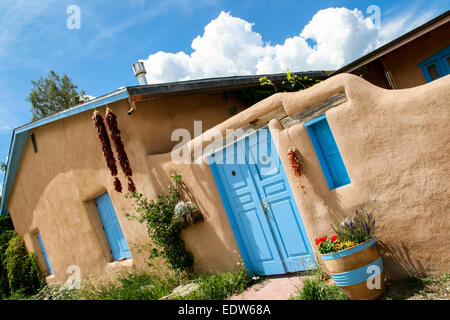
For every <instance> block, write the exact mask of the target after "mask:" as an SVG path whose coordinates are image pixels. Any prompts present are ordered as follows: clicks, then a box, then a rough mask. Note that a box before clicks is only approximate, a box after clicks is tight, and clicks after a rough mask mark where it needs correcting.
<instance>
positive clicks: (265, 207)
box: [261, 198, 269, 215]
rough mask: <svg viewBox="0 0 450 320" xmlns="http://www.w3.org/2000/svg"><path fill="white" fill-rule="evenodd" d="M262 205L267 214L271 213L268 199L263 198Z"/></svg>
mask: <svg viewBox="0 0 450 320" xmlns="http://www.w3.org/2000/svg"><path fill="white" fill-rule="evenodd" d="M261 207H262V209H263V211H264V213H265V214H266V215H269V206H268V205H267V202H266V199H264V198H263V199H261Z"/></svg>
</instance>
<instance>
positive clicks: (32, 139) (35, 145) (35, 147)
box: [31, 133, 38, 153]
mask: <svg viewBox="0 0 450 320" xmlns="http://www.w3.org/2000/svg"><path fill="white" fill-rule="evenodd" d="M31 143H32V144H33V150H34V153H36V152H37V151H38V147H37V143H36V137H35V136H34V133H32V134H31Z"/></svg>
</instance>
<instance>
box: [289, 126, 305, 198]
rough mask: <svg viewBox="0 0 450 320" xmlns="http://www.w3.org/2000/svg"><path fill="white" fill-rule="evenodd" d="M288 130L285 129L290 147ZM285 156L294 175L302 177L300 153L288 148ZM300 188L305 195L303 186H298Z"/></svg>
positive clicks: (293, 148)
mask: <svg viewBox="0 0 450 320" xmlns="http://www.w3.org/2000/svg"><path fill="white" fill-rule="evenodd" d="M289 128H290V127H289ZM289 128H288V129H287V131H286V132H287V136H288V140H289V145H292V141H291V137H290V136H289ZM287 155H288V159H289V165H290V166H291V168H292V170H293V172H294V175H295V176H296V177H297V178H299V179H300V178H301V177H302V176H303V167H302V161H301V156H300V152H299V151H298V149H297V148H295V147H289V149H288V154H287ZM300 188H301V189H302V191H303V193H304V194H306V191H305V186H303V185H302V184H300Z"/></svg>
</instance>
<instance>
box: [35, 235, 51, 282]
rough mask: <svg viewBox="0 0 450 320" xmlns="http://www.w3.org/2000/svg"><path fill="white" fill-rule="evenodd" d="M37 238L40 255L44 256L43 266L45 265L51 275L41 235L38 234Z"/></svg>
mask: <svg viewBox="0 0 450 320" xmlns="http://www.w3.org/2000/svg"><path fill="white" fill-rule="evenodd" d="M37 238H38V240H39V245H40V246H41V251H42V254H43V255H44V260H45V264H46V265H47V269H48V272H49V273H50V274H51V275H52V274H53V270H52V267H51V265H50V260H49V259H48V255H47V251H45V247H44V242H42V238H41V234H40V233H39V232H38V233H37Z"/></svg>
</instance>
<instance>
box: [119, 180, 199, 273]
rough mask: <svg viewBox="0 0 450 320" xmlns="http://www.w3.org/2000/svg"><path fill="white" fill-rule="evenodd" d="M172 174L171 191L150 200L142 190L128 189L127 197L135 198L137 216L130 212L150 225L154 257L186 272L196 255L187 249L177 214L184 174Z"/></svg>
mask: <svg viewBox="0 0 450 320" xmlns="http://www.w3.org/2000/svg"><path fill="white" fill-rule="evenodd" d="M171 178H172V179H173V181H174V182H175V184H174V185H172V184H171V185H169V187H168V190H167V193H164V194H160V195H158V197H157V199H156V200H147V199H146V198H144V196H143V195H142V194H141V193H137V192H132V193H128V194H127V195H126V197H130V198H133V199H134V201H135V204H134V209H135V210H136V212H137V216H135V215H130V214H126V216H127V217H128V218H130V219H135V220H137V221H139V222H140V223H145V225H146V226H147V233H148V235H149V237H150V238H151V240H152V242H153V243H154V244H155V245H156V246H157V248H153V249H152V251H151V253H150V258H151V259H152V258H156V257H159V256H162V257H164V258H165V260H166V261H167V263H168V265H169V267H170V268H171V269H172V270H177V271H180V272H183V271H189V270H190V269H192V267H193V265H194V256H193V255H192V253H191V252H189V251H188V250H187V249H186V244H185V242H184V240H183V239H181V237H180V232H181V229H180V226H179V225H178V224H177V221H176V217H174V211H175V206H176V205H177V203H178V202H179V201H180V200H181V193H180V188H181V185H182V178H181V176H180V175H178V174H176V173H173V174H172V175H171Z"/></svg>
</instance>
